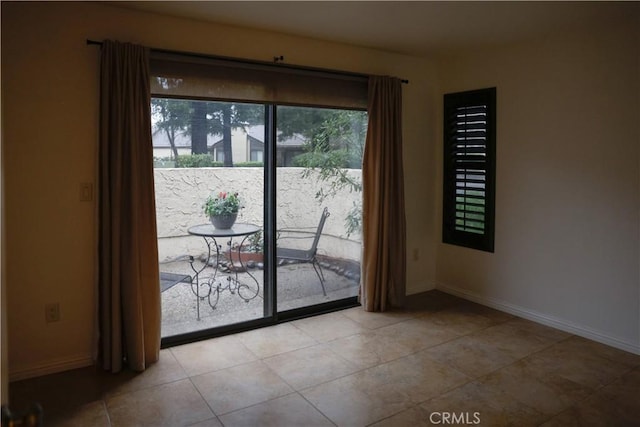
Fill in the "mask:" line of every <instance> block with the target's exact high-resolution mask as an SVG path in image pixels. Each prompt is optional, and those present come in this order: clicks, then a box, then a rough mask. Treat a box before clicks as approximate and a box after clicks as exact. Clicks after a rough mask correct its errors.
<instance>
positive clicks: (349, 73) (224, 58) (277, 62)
mask: <svg viewBox="0 0 640 427" xmlns="http://www.w3.org/2000/svg"><path fill="white" fill-rule="evenodd" d="M87 45H96V46H102V42H100V41H95V40H90V39H87ZM149 49H150V50H151V51H152V52H157V53H165V54H171V55H182V56H191V57H195V58H204V59H215V60H219V61H229V62H237V63H242V64H250V65H262V66H269V67H274V68H289V69H292V70H302V71H312V72H318V73H327V74H334V75H339V76H346V77H355V78H362V79H365V78H369V75H368V74H362V73H356V72H352V71H342V70H331V69H328V68H317V67H307V66H304V65H291V64H285V63H282V62H280V61H282V60H283V59H284V57H282V56H279V57H274V58H273V59H274V62H267V61H259V60H256V59H243V58H234V57H231V56H220V55H208V54H203V53H194V52H182V51H178V50H168V49H157V48H153V47H152V48H149ZM400 81H401V82H402V83H409V80H407V79H400Z"/></svg>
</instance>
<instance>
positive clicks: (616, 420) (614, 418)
mask: <svg viewBox="0 0 640 427" xmlns="http://www.w3.org/2000/svg"><path fill="white" fill-rule="evenodd" d="M636 414H637V413H636ZM636 414H633V413H628V412H626V411H625V410H624V408H623V407H621V406H619V405H618V404H617V402H615V401H611V400H608V399H604V398H602V397H600V396H598V395H593V396H590V397H588V398H587V399H585V400H583V401H582V402H580V403H578V404H576V405H574V406H572V407H570V408H569V409H567V410H566V411H564V412H562V413H561V414H559V415H557V416H555V417H553V418H551V419H550V420H549V421H548V422H546V423H545V424H542V425H543V426H545V427H560V426H562V427H568V426H576V427H584V426H587V427H591V426H594V427H595V426H602V427H611V426H616V427H617V426H621V427H626V426H629V427H631V426H637V425H638V418H637V417H636V416H635V415H636Z"/></svg>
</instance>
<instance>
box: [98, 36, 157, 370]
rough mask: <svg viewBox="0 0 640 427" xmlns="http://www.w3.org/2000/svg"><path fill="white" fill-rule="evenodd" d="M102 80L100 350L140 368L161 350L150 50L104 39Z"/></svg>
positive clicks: (113, 364)
mask: <svg viewBox="0 0 640 427" xmlns="http://www.w3.org/2000/svg"><path fill="white" fill-rule="evenodd" d="M100 80H101V82H100V148H99V208H98V215H99V218H98V222H99V225H98V227H99V237H98V245H99V248H98V253H99V255H98V256H99V265H98V298H99V302H98V304H99V332H100V336H99V343H98V346H99V348H98V358H99V362H100V363H101V364H102V366H103V368H104V369H107V370H110V371H112V372H118V371H120V370H121V369H122V366H123V363H126V364H127V365H128V366H129V368H131V369H133V370H136V371H142V370H144V369H145V367H146V366H147V365H148V364H149V363H152V362H155V361H157V360H158V357H159V352H160V286H159V277H158V276H159V272H158V270H159V269H158V242H157V240H156V239H157V237H156V212H155V198H154V185H153V149H152V145H151V117H150V104H151V95H150V86H149V50H148V49H147V48H144V47H141V46H135V45H131V44H123V43H118V42H111V41H105V42H104V43H103V45H102V63H101V75H100Z"/></svg>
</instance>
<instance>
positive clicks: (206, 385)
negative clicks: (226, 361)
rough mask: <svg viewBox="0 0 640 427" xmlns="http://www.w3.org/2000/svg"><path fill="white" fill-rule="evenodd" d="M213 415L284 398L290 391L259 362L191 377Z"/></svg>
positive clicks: (289, 388) (290, 389)
mask: <svg viewBox="0 0 640 427" xmlns="http://www.w3.org/2000/svg"><path fill="white" fill-rule="evenodd" d="M191 380H192V381H193V383H194V384H195V386H196V387H197V388H198V390H199V391H200V393H201V394H202V396H203V397H204V398H205V399H206V401H207V403H208V404H209V405H210V406H211V408H212V409H213V411H214V412H215V413H216V415H222V414H226V413H228V412H231V411H235V410H237V409H241V408H246V407H248V406H251V405H255V404H256V403H261V402H265V401H267V400H270V399H275V398H277V397H280V396H284V395H286V394H289V393H291V392H292V391H293V389H292V388H291V387H289V386H288V385H287V384H286V383H285V382H284V381H282V379H281V378H280V377H279V376H278V375H276V374H275V373H274V372H273V371H272V370H271V369H269V367H268V366H267V365H265V364H264V363H263V362H261V361H257V362H250V363H247V364H244V365H239V366H234V367H232V368H227V369H223V370H220V371H214V372H210V373H207V374H203V375H199V376H196V377H192V378H191Z"/></svg>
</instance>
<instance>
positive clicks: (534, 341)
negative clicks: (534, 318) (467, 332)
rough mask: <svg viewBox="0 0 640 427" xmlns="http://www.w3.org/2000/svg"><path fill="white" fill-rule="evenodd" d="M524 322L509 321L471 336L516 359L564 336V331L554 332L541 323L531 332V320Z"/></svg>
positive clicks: (545, 346)
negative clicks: (522, 323)
mask: <svg viewBox="0 0 640 427" xmlns="http://www.w3.org/2000/svg"><path fill="white" fill-rule="evenodd" d="M524 322H526V323H525V324H524V325H521V324H519V323H516V322H512V321H509V322H506V323H502V324H499V325H496V326H492V327H490V328H487V329H484V330H481V331H478V332H476V333H474V334H472V335H471V336H472V337H473V338H474V339H476V340H478V341H482V342H485V343H487V344H489V345H491V346H493V347H497V348H499V349H501V350H502V351H504V352H505V353H508V354H510V355H512V356H513V357H514V358H516V359H520V358H522V357H525V356H528V355H530V354H533V353H535V352H537V351H540V350H542V349H544V348H547V347H550V346H551V345H553V344H554V343H555V342H557V341H558V339H559V338H558V337H560V336H562V337H565V335H564V332H562V333H561V334H562V335H560V334H554V333H553V332H556V331H554V330H551V329H550V328H547V327H546V326H542V325H537V326H541V328H539V329H535V330H536V332H533V331H532V329H534V328H533V327H532V326H530V325H529V324H530V323H532V322H528V321H524ZM558 332H559V331H558Z"/></svg>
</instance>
